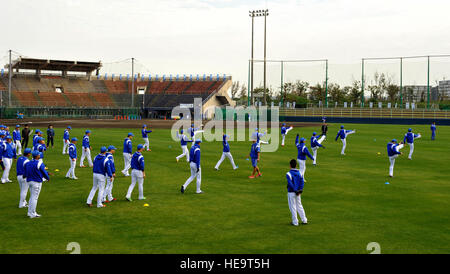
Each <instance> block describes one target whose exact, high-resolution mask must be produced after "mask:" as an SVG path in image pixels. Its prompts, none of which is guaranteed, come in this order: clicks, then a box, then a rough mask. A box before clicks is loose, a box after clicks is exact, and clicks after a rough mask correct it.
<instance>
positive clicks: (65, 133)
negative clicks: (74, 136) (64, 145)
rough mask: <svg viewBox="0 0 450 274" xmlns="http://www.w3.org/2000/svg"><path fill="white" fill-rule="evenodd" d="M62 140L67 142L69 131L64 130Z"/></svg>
mask: <svg viewBox="0 0 450 274" xmlns="http://www.w3.org/2000/svg"><path fill="white" fill-rule="evenodd" d="M63 139H64V140H69V131H68V130H67V129H66V130H64V135H63Z"/></svg>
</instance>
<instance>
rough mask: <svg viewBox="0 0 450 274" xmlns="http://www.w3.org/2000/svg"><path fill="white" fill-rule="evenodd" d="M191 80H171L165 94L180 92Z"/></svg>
mask: <svg viewBox="0 0 450 274" xmlns="http://www.w3.org/2000/svg"><path fill="white" fill-rule="evenodd" d="M190 84H191V82H172V84H171V85H170V86H169V87H168V88H167V90H166V93H167V94H181V93H182V92H183V90H185V89H186V88H188V87H189V85H190Z"/></svg>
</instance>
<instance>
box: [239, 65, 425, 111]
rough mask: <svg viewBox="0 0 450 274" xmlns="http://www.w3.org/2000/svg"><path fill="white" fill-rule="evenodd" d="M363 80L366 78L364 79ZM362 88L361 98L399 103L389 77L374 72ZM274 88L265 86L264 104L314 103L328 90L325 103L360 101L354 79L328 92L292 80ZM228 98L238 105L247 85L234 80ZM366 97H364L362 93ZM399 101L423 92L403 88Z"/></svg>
mask: <svg viewBox="0 0 450 274" xmlns="http://www.w3.org/2000/svg"><path fill="white" fill-rule="evenodd" d="M366 79H367V78H366ZM365 90H366V91H368V92H369V93H370V96H369V97H368V98H365V101H366V102H390V103H393V104H394V103H399V102H400V87H399V86H398V85H396V84H394V83H393V80H392V77H390V76H389V75H388V74H384V73H375V75H374V78H373V80H372V81H371V82H370V83H366V86H365ZM279 91H280V89H279V88H278V89H277V90H276V91H275V89H273V88H267V89H266V94H267V97H266V99H267V100H266V101H267V103H268V104H270V103H271V102H274V103H275V104H278V102H280V101H281V99H283V101H284V102H288V101H290V102H292V101H295V102H296V104H297V105H304V104H305V105H306V104H307V103H314V104H316V103H318V102H319V101H322V102H325V96H326V94H327V93H328V103H329V104H334V103H335V102H338V104H342V103H343V102H348V103H350V102H353V104H355V105H358V104H360V103H361V95H362V91H361V81H358V80H354V81H353V83H352V85H351V86H343V87H341V86H340V85H339V84H336V83H328V91H327V89H326V86H325V83H323V84H320V83H317V84H316V85H310V83H308V82H305V81H296V82H293V83H291V82H289V83H284V85H283V93H280V92H279ZM263 93H264V89H263V88H262V87H258V88H255V89H254V90H253V94H254V95H256V96H258V95H259V94H263ZM231 95H232V98H233V99H234V100H236V101H238V103H240V104H246V103H247V87H246V86H245V85H242V86H241V85H240V83H239V82H234V83H233V85H232V87H231ZM366 97H367V96H366ZM402 97H403V101H404V102H413V101H420V102H424V101H425V100H426V92H421V93H420V94H418V95H417V94H415V92H414V89H413V88H411V87H407V88H405V87H404V88H403V94H402Z"/></svg>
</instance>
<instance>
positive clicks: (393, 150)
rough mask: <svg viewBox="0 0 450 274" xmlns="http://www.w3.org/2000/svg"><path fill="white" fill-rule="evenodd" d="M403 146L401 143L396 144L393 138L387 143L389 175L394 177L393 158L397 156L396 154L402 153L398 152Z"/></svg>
mask: <svg viewBox="0 0 450 274" xmlns="http://www.w3.org/2000/svg"><path fill="white" fill-rule="evenodd" d="M403 147H404V145H403V143H400V144H397V140H396V139H393V140H392V141H391V142H390V143H388V144H387V153H388V157H389V162H390V165H389V177H394V164H395V158H397V157H398V155H400V154H402V153H401V152H400V149H402V148H403Z"/></svg>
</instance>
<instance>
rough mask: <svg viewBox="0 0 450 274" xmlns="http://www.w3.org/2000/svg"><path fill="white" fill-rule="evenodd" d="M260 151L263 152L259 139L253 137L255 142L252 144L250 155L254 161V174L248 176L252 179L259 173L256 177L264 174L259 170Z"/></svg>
mask: <svg viewBox="0 0 450 274" xmlns="http://www.w3.org/2000/svg"><path fill="white" fill-rule="evenodd" d="M260 153H261V149H260V146H259V144H258V141H257V140H255V139H253V143H252V146H251V148H250V155H248V156H249V158H250V159H251V161H252V167H253V172H252V175H250V176H248V178H250V179H254V178H255V174H257V175H256V177H260V176H262V173H261V171H260V170H259V167H258V162H259V154H260Z"/></svg>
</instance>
